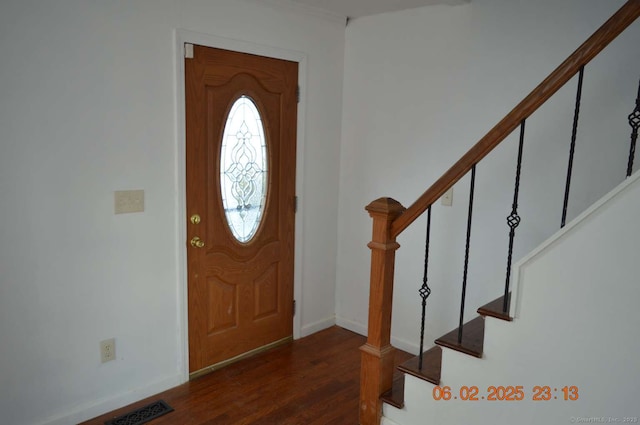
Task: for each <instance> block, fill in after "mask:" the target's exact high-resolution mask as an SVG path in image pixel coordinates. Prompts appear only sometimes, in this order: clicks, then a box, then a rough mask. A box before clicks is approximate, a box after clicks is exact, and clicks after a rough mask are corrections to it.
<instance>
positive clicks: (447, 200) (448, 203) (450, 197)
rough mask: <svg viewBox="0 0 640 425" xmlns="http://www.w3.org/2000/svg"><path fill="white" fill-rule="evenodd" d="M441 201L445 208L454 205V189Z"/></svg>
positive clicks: (448, 191) (447, 192)
mask: <svg viewBox="0 0 640 425" xmlns="http://www.w3.org/2000/svg"><path fill="white" fill-rule="evenodd" d="M440 199H441V200H442V201H441V202H442V205H444V206H445V207H450V206H451V205H453V187H452V188H450V189H449V190H447V191H446V192H445V193H444V195H442V198H440Z"/></svg>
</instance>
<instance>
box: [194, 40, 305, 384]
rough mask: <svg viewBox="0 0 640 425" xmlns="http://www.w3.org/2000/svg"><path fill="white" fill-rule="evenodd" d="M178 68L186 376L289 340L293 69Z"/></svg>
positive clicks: (218, 54)
mask: <svg viewBox="0 0 640 425" xmlns="http://www.w3.org/2000/svg"><path fill="white" fill-rule="evenodd" d="M192 56H193V57H192V58H187V59H185V94H186V143H187V146H186V160H187V164H186V170H187V171H186V172H187V175H186V184H187V220H188V222H187V260H188V309H189V313H188V320H189V371H190V372H191V373H194V372H198V371H201V370H203V369H205V368H208V367H210V366H214V365H219V364H221V363H223V362H226V361H228V360H230V359H234V358H236V357H238V356H241V355H243V354H246V353H249V352H251V351H253V350H256V349H259V348H261V347H264V346H266V345H269V344H272V343H275V342H278V341H282V340H284V339H287V338H290V337H291V336H292V334H293V261H294V214H295V159H296V122H297V118H296V116H297V99H296V90H297V77H298V64H297V63H295V62H289V61H284V60H279V59H272V58H266V57H261V56H256V55H249V54H244V53H237V52H231V51H227V50H219V49H213V48H207V47H201V46H193V55H192Z"/></svg>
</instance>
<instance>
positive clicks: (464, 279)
mask: <svg viewBox="0 0 640 425" xmlns="http://www.w3.org/2000/svg"><path fill="white" fill-rule="evenodd" d="M475 184H476V164H473V167H471V188H470V189H469V216H468V217H467V242H466V246H465V250H464V274H463V276H462V302H461V303H460V326H458V344H460V343H462V326H463V325H464V300H465V297H466V295H467V272H468V271H469V245H470V242H471V217H472V216H473V193H474V190H475Z"/></svg>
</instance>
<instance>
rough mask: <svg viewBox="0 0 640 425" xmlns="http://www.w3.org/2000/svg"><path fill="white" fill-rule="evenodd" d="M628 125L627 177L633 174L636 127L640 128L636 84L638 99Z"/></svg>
mask: <svg viewBox="0 0 640 425" xmlns="http://www.w3.org/2000/svg"><path fill="white" fill-rule="evenodd" d="M629 125H630V126H631V147H630V148H629V162H628V164H627V177H629V176H630V175H631V174H632V173H633V159H634V158H635V156H636V142H637V141H638V127H640V83H638V97H637V98H636V109H634V110H633V112H631V113H630V114H629Z"/></svg>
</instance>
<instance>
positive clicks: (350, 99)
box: [336, 0, 640, 351]
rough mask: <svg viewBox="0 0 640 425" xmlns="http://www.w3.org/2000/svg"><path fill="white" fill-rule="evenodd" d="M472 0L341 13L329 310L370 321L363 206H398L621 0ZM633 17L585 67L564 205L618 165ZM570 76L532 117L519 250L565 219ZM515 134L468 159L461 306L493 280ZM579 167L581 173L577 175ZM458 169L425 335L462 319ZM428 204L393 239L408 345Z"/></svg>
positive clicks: (625, 134)
mask: <svg viewBox="0 0 640 425" xmlns="http://www.w3.org/2000/svg"><path fill="white" fill-rule="evenodd" d="M622 3H623V2H622V1H611V2H602V1H596V0H590V1H588V2H585V1H581V0H562V1H560V2H558V1H552V0H544V1H537V2H528V1H520V0H519V1H513V0H474V1H473V2H471V4H468V5H461V6H430V7H426V8H422V9H415V10H410V11H406V12H399V13H393V14H386V15H380V16H373V17H367V18H362V19H356V20H354V21H352V22H350V23H349V26H348V27H347V37H346V48H345V52H346V53H345V83H344V106H343V111H344V113H343V136H342V145H341V174H340V205H339V223H338V229H339V231H338V235H339V240H338V274H337V291H336V315H337V320H338V323H339V324H341V325H343V326H346V327H349V328H351V329H354V330H357V331H359V332H363V333H364V332H366V324H367V303H366V300H367V296H368V280H369V256H370V253H369V250H368V248H367V247H366V243H367V242H368V241H369V240H370V238H371V220H370V218H369V217H368V215H367V214H366V212H365V211H364V209H363V208H364V206H365V205H367V204H368V203H369V202H371V201H372V200H374V199H376V198H378V197H381V196H390V197H392V198H395V199H397V200H398V201H400V202H401V203H402V204H403V205H405V206H409V205H410V204H411V203H412V202H413V201H414V200H415V199H416V198H417V197H418V196H419V195H420V194H421V193H422V192H423V191H424V190H425V189H426V188H428V186H429V185H431V184H432V183H433V182H434V181H435V180H436V179H437V178H438V177H439V176H440V175H441V174H442V173H443V172H444V171H446V170H447V169H448V168H449V167H450V166H451V165H452V164H453V163H454V161H455V160H457V159H458V158H459V157H460V156H461V155H462V154H463V153H464V152H466V151H467V150H468V149H469V148H470V147H471V146H472V145H473V144H474V143H475V142H476V141H477V140H478V139H479V138H480V137H481V136H483V135H484V134H485V133H486V132H487V131H488V130H489V129H490V128H491V127H492V126H493V125H494V124H495V123H497V122H498V120H499V119H501V118H502V117H503V116H504V115H505V114H506V113H507V112H508V111H509V110H510V109H511V108H513V107H514V106H515V105H516V104H517V102H519V101H520V100H521V99H522V98H523V97H524V96H525V95H526V94H527V93H528V92H529V91H530V90H532V89H533V88H534V87H535V86H536V85H537V84H538V83H539V82H540V81H542V80H543V79H544V78H545V77H546V76H547V75H548V74H549V73H550V72H551V71H552V70H553V69H554V68H555V67H556V66H557V65H558V64H560V62H561V61H562V60H564V59H565V58H566V57H567V56H568V55H569V54H570V53H571V52H572V51H573V50H575V48H577V47H578V46H579V45H580V44H581V43H582V42H583V41H584V40H585V39H586V38H587V37H588V36H589V35H591V33H593V31H595V29H596V28H597V27H598V26H600V25H601V24H602V23H603V22H604V21H605V20H606V19H607V18H608V17H609V16H610V15H611V14H613V13H614V12H615V10H617V8H618V7H620V6H621V5H622ZM638 41H640V25H638V24H636V25H635V27H634V28H632V29H630V30H629V31H628V32H626V33H625V34H623V36H621V38H620V39H618V40H617V41H616V42H615V44H614V45H611V46H610V47H609V48H608V50H607V51H606V52H605V53H604V54H603V55H601V56H600V57H599V58H597V59H596V60H595V61H594V62H593V64H592V65H590V66H588V67H587V70H586V75H585V83H584V89H583V107H582V113H581V117H580V127H579V132H578V147H577V152H576V158H575V160H576V163H575V166H574V173H575V174H574V179H573V183H572V195H571V200H570V204H569V219H571V218H573V217H575V216H576V215H577V214H578V213H580V212H581V211H583V210H584V208H586V207H587V206H588V205H590V204H591V203H593V202H594V201H595V200H597V199H598V198H599V197H600V196H602V195H603V194H604V193H606V192H607V191H608V190H609V189H611V188H612V187H614V186H615V185H616V184H617V183H618V182H620V181H621V180H622V178H623V176H624V172H625V170H626V160H627V152H628V149H629V147H628V144H629V135H630V127H629V126H628V124H627V122H626V117H627V115H628V114H629V113H630V112H631V110H632V109H633V106H634V100H635V95H636V93H637V87H638V70H639V69H640V57H639V56H638V55H637V54H636V52H637V44H638ZM575 80H576V79H574V80H573V81H572V82H570V83H569V85H568V87H567V88H566V89H563V90H562V91H561V92H559V93H558V95H557V96H556V98H554V99H553V101H552V102H551V103H550V104H548V105H546V106H544V107H543V108H542V109H541V110H540V111H539V112H538V113H536V114H535V115H534V116H532V117H531V118H530V119H529V121H528V122H527V136H526V141H525V148H524V165H523V170H522V186H521V196H520V215H521V217H522V223H521V225H520V227H519V228H518V229H517V238H516V245H515V251H514V255H515V259H516V260H517V259H519V258H521V257H522V256H523V255H524V254H526V253H527V252H528V251H530V250H531V249H533V248H534V247H535V246H536V245H537V244H539V243H540V242H541V241H542V240H544V239H545V238H546V237H548V236H549V235H551V234H552V233H553V232H555V231H556V230H557V229H558V227H559V224H560V217H561V211H562V199H563V190H564V179H565V173H566V164H567V159H568V152H569V143H570V138H571V125H572V119H573V109H574V101H575V84H576V81H575ZM517 137H518V134H517V132H516V133H514V134H513V135H512V136H510V137H509V139H508V140H507V141H506V142H505V144H503V145H502V146H501V147H499V148H497V149H496V150H495V151H494V152H492V154H491V155H490V156H489V157H488V158H487V159H486V160H485V162H483V163H482V164H480V165H479V166H478V170H477V180H476V198H475V205H474V217H473V233H472V238H471V257H470V263H469V281H468V287H467V303H466V307H467V308H466V316H467V317H469V318H470V317H472V315H473V314H474V311H475V310H476V309H477V308H478V307H479V306H480V305H482V304H484V303H485V302H487V301H490V300H492V299H494V298H496V297H498V296H499V295H501V293H502V291H503V290H504V289H503V288H504V279H505V269H506V253H507V243H508V227H507V224H506V220H505V218H506V216H507V215H508V214H509V213H510V211H511V203H512V196H513V185H514V176H515V159H516V153H517ZM587 172H589V173H587ZM468 187H469V178H468V177H465V178H464V179H463V180H462V181H461V182H459V183H458V184H457V185H456V186H455V190H454V201H453V207H451V208H446V207H443V206H441V205H440V204H439V203H438V204H437V205H435V206H434V209H433V234H432V244H431V247H432V251H431V259H430V264H431V269H430V281H429V282H430V286H431V287H432V289H433V293H432V295H431V298H430V300H429V302H428V307H427V336H426V340H427V344H429V341H432V340H433V339H435V338H437V337H439V336H440V335H442V334H443V333H444V332H446V331H448V330H450V329H453V328H454V327H456V326H457V320H458V314H459V311H458V309H459V306H460V292H461V282H462V269H463V268H462V266H463V255H464V238H465V230H466V216H467V208H468ZM425 223H426V219H425V218H424V217H423V218H422V219H420V220H418V222H416V223H415V224H414V225H413V226H411V227H410V228H409V229H408V230H407V231H405V233H403V234H402V235H401V236H400V237H399V239H398V241H399V243H400V245H401V248H400V250H399V251H398V254H397V263H396V280H395V297H394V316H393V329H392V336H393V342H394V343H395V344H396V345H398V346H400V347H401V348H404V349H408V350H411V351H417V343H418V335H419V301H420V299H419V297H418V296H417V295H416V294H417V289H418V288H419V286H420V284H421V281H422V270H421V268H422V264H423V258H424V257H423V255H424V232H425Z"/></svg>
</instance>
